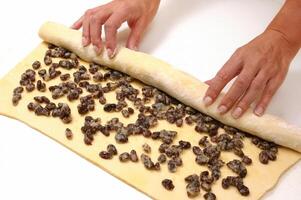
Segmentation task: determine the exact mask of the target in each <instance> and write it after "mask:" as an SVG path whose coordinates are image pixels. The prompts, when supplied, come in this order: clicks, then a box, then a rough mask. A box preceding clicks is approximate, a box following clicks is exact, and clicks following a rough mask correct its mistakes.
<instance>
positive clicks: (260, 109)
mask: <svg viewBox="0 0 301 200" xmlns="http://www.w3.org/2000/svg"><path fill="white" fill-rule="evenodd" d="M282 82H283V80H281V78H278V77H275V78H273V79H271V80H269V82H268V84H267V86H266V88H265V89H264V91H263V93H262V96H261V98H260V100H259V102H258V104H257V106H256V108H255V109H254V114H255V115H257V116H262V115H263V114H264V112H265V110H266V109H267V107H268V105H269V103H270V101H271V99H272V97H273V96H274V94H275V93H276V91H277V90H278V88H279V87H280V85H281V83H282Z"/></svg>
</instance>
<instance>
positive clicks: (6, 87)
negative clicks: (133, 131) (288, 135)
mask: <svg viewBox="0 0 301 200" xmlns="http://www.w3.org/2000/svg"><path fill="white" fill-rule="evenodd" d="M46 50H47V45H46V44H45V43H42V44H40V45H39V46H38V47H37V48H36V49H35V50H34V51H33V52H32V53H30V54H29V56H27V57H26V58H25V59H24V60H23V61H21V62H20V63H19V64H18V65H17V66H16V67H15V68H14V69H12V70H11V71H10V72H9V73H8V74H7V75H6V76H5V77H4V78H3V79H1V80H0V94H1V96H0V102H1V104H0V114H1V115H5V116H8V117H11V118H14V119H17V120H19V121H22V122H24V123H26V124H27V125H29V126H30V127H32V128H34V129H37V130H38V131H40V132H42V133H43V134H45V135H46V136H48V137H50V138H52V139H53V140H55V141H57V142H59V143H61V144H62V145H64V146H65V147H67V148H69V149H70V150H72V151H73V152H75V153H77V154H78V155H80V156H82V157H83V158H85V159H87V160H89V161H90V162H92V163H94V164H95V165H97V166H98V167H100V168H101V169H103V170H105V171H107V172H108V173H110V174H112V175H113V176H115V177H117V178H119V179H120V180H122V181H124V182H125V183H127V184H129V185H131V186H132V187H134V188H136V189H137V190H139V191H141V192H143V193H145V194H146V195H148V196H150V197H151V198H154V199H162V200H163V199H164V200H165V199H181V200H182V199H189V198H188V197H187V195H186V190H185V187H186V184H185V182H184V177H186V176H187V175H190V174H192V173H197V174H199V173H200V172H201V171H203V170H207V168H206V167H202V166H199V165H197V164H196V163H195V162H194V159H195V156H194V155H193V153H192V152H191V151H184V153H183V155H182V159H183V163H184V165H183V166H182V167H179V168H178V170H177V172H176V173H170V172H168V170H167V166H166V164H163V165H161V171H159V172H158V171H149V170H147V169H145V168H144V166H143V165H142V163H141V162H138V163H132V162H128V163H121V162H120V161H119V159H118V157H117V156H115V157H114V158H113V159H112V160H103V159H101V158H99V156H98V153H99V152H100V151H101V150H105V149H106V146H107V145H108V144H110V143H111V144H114V145H116V147H117V149H118V152H119V153H122V152H124V151H127V152H129V151H130V150H131V149H135V150H136V151H137V153H138V155H140V154H141V153H142V148H141V146H142V144H144V143H145V142H147V143H148V144H149V145H150V146H152V149H153V151H152V153H151V154H150V156H151V158H152V160H156V159H157V157H158V155H159V153H158V152H157V149H158V147H159V145H160V142H159V141H154V140H151V139H146V138H144V137H142V136H131V137H129V142H128V143H127V144H121V145H119V144H116V142H115V140H114V134H111V136H109V137H105V136H104V135H102V134H99V133H98V134H97V135H96V137H95V140H94V142H93V145H92V146H87V145H85V144H84V142H83V134H82V133H81V131H80V127H81V126H82V125H83V122H84V118H83V117H82V116H80V115H79V114H78V113H77V110H76V106H77V104H78V102H77V101H75V102H72V103H70V102H68V104H69V105H70V108H71V109H72V117H73V121H72V123H71V124H69V125H66V124H63V123H62V122H61V121H60V120H59V119H57V118H52V117H38V116H36V115H35V114H34V113H30V112H29V111H28V110H27V104H28V103H29V102H30V101H33V97H34V96H40V95H42V94H41V93H40V92H37V91H36V90H35V91H33V92H31V93H27V92H25V93H23V94H22V100H21V101H20V102H19V105H18V106H16V107H15V106H13V105H12V103H11V97H12V91H13V89H14V88H15V87H17V86H18V82H19V79H20V76H21V74H22V73H23V72H24V71H25V70H26V69H28V68H31V64H32V63H33V62H34V61H35V60H40V61H42V60H43V57H44V53H45V51H46ZM81 63H82V64H83V65H85V66H87V67H88V63H86V62H83V61H81ZM42 67H45V66H44V64H43V65H42ZM60 70H61V71H62V72H64V70H63V69H60ZM69 72H70V71H69ZM58 81H59V80H57V79H55V80H52V81H49V82H47V83H46V84H47V87H49V86H50V85H55V84H57V82H58ZM133 85H134V86H135V87H136V88H138V87H140V88H141V86H142V83H140V82H138V81H135V83H134V84H133ZM44 95H45V96H47V97H51V95H50V93H49V91H47V92H45V93H44ZM106 98H107V100H108V102H116V100H115V94H114V92H111V93H108V94H106ZM53 101H54V102H55V103H58V102H66V103H67V100H66V98H60V99H58V100H53ZM137 113H138V112H137V111H136V112H135V114H134V115H133V116H131V117H130V118H128V119H125V118H123V117H122V116H121V115H120V113H105V112H104V111H103V109H102V105H100V104H99V103H98V104H96V109H95V111H94V112H90V113H89V114H88V115H91V116H93V117H100V118H101V120H102V123H104V122H106V121H108V120H109V119H111V118H112V117H118V118H119V119H121V121H122V122H123V123H130V122H133V121H134V120H135V119H136V117H137ZM66 128H71V130H72V131H73V133H74V137H73V139H72V140H67V139H66V137H65V134H64V131H65V129H66ZM161 129H167V130H175V131H177V132H178V135H177V137H176V140H175V142H178V141H179V140H188V141H190V142H191V144H192V145H197V144H198V140H199V139H200V138H201V137H202V136H203V135H205V134H199V133H197V132H195V131H194V126H189V125H187V124H185V125H184V126H183V127H181V128H178V127H176V126H175V125H171V124H169V123H167V122H165V121H159V124H158V126H157V127H156V128H155V129H153V130H161ZM221 131H222V130H221ZM244 140H245V141H244V143H245V147H244V149H243V150H244V152H245V153H246V155H249V156H250V157H251V158H252V159H253V164H252V165H251V166H247V170H248V175H247V177H246V178H245V179H244V182H245V184H246V185H247V186H248V187H249V189H250V195H249V196H248V197H242V196H240V195H239V194H238V192H237V191H236V189H234V188H229V189H228V190H224V189H222V187H221V180H222V178H221V179H219V181H218V182H216V183H215V184H214V186H213V188H212V189H213V192H214V193H215V194H216V195H217V197H218V199H223V200H228V199H229V200H233V199H235V200H239V199H259V198H260V197H261V196H262V195H263V194H264V193H265V192H267V191H268V190H270V189H271V188H273V186H274V185H275V184H276V183H277V181H278V179H279V177H280V176H281V175H282V174H283V173H284V172H285V171H286V170H287V169H288V168H289V167H291V166H292V165H293V164H295V163H296V162H297V161H298V160H299V159H300V158H301V154H299V153H297V152H295V151H292V150H290V149H287V148H283V147H280V148H279V153H278V157H277V161H275V162H270V163H269V164H268V165H262V164H261V163H259V161H258V154H259V149H258V148H257V147H255V145H252V144H251V142H250V140H249V139H248V138H246V139H244ZM221 157H222V160H224V161H230V160H232V159H233V158H234V157H235V156H234V154H232V153H225V152H223V153H222V156H221ZM221 171H222V177H225V176H227V175H235V174H234V173H232V172H231V171H230V170H229V169H228V168H227V167H225V166H224V167H222V169H221ZM267 177H268V178H267ZM165 178H170V179H172V180H173V182H174V185H175V189H174V190H173V191H172V192H169V191H167V190H165V189H164V188H163V187H162V186H161V181H162V180H163V179H165ZM99 184H105V183H103V182H102V180H99ZM203 194H204V192H203V191H202V194H201V195H199V196H198V197H197V198H196V199H203V197H202V196H203Z"/></svg>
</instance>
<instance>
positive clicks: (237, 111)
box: [232, 107, 242, 119]
mask: <svg viewBox="0 0 301 200" xmlns="http://www.w3.org/2000/svg"><path fill="white" fill-rule="evenodd" d="M241 114H242V109H241V108H240V107H237V108H235V109H234V111H233V112H232V117H233V118H234V119H237V118H239V117H240V116H241Z"/></svg>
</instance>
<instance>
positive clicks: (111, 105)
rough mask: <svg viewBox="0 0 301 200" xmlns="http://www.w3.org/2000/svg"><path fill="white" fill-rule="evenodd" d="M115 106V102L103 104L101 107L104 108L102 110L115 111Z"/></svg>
mask: <svg viewBox="0 0 301 200" xmlns="http://www.w3.org/2000/svg"><path fill="white" fill-rule="evenodd" d="M116 107H117V105H116V104H114V103H110V104H106V105H104V107H103V109H104V111H106V112H112V111H115V109H116Z"/></svg>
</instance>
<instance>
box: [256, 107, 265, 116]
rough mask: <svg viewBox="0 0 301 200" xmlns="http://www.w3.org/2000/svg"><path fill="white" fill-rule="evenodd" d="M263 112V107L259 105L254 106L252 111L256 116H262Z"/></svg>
mask: <svg viewBox="0 0 301 200" xmlns="http://www.w3.org/2000/svg"><path fill="white" fill-rule="evenodd" d="M263 112H264V109H263V107H261V106H258V107H256V109H255V110H254V113H255V115H257V116H262V115H263Z"/></svg>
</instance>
